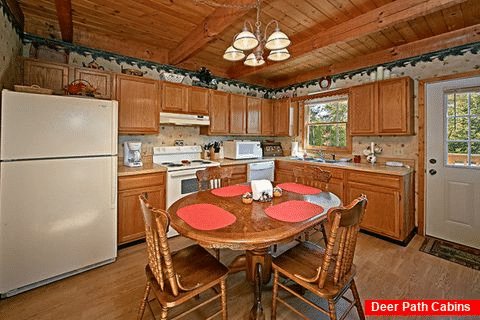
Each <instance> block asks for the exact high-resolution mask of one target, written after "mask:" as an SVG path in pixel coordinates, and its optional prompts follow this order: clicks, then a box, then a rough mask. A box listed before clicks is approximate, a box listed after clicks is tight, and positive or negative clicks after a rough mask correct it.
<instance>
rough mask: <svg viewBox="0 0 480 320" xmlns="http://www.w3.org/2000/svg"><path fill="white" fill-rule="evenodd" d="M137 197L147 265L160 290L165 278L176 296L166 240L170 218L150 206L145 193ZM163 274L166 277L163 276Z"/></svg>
mask: <svg viewBox="0 0 480 320" xmlns="http://www.w3.org/2000/svg"><path fill="white" fill-rule="evenodd" d="M139 198H140V206H141V208H142V213H143V220H144V222H145V237H146V242H147V259H148V265H149V266H150V269H151V270H152V273H153V275H154V276H155V278H156V279H157V282H158V284H159V285H160V288H161V289H162V291H163V290H164V289H165V280H168V284H169V285H170V288H171V290H172V294H173V295H174V296H177V295H178V293H179V290H178V288H179V286H178V279H177V276H176V274H175V272H174V268H173V263H172V256H171V252H170V247H169V245H168V241H167V230H168V226H169V224H170V220H169V218H168V215H167V213H166V212H165V210H161V209H154V208H152V206H150V204H149V203H148V201H147V199H146V197H145V195H143V194H142V195H140V197H139ZM165 276H166V277H167V279H165V278H164V277H165Z"/></svg>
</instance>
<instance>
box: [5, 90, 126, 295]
mask: <svg viewBox="0 0 480 320" xmlns="http://www.w3.org/2000/svg"><path fill="white" fill-rule="evenodd" d="M117 117H118V105H117V102H116V101H106V100H98V99H92V98H83V97H67V96H52V95H39V94H30V93H20V92H12V91H8V90H3V91H2V100H1V132H0V136H1V143H0V148H1V149H0V294H1V296H2V297H8V296H11V295H14V294H17V293H20V292H23V291H25V290H29V289H31V288H35V287H37V286H40V285H43V284H46V283H49V282H52V281H55V280H58V279H61V278H65V277H67V276H70V275H73V274H76V273H79V272H82V271H85V270H88V269H91V268H94V267H98V266H100V265H104V264H106V263H110V262H113V261H114V260H115V259H116V255H117V243H116V239H117V183H116V181H117V143H118V142H117Z"/></svg>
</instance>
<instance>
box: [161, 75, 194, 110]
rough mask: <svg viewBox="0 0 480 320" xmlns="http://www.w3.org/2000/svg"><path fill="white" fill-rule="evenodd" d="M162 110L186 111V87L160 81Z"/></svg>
mask: <svg viewBox="0 0 480 320" xmlns="http://www.w3.org/2000/svg"><path fill="white" fill-rule="evenodd" d="M161 91H162V111H164V112H174V113H175V112H182V113H183V112H188V104H187V103H188V101H187V99H188V87H186V86H184V85H181V84H176V83H170V82H164V83H162V90H161Z"/></svg>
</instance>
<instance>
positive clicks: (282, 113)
mask: <svg viewBox="0 0 480 320" xmlns="http://www.w3.org/2000/svg"><path fill="white" fill-rule="evenodd" d="M273 119H274V121H273V126H274V134H275V135H277V136H288V135H289V133H290V100H288V99H287V100H276V101H275V102H274V103H273Z"/></svg>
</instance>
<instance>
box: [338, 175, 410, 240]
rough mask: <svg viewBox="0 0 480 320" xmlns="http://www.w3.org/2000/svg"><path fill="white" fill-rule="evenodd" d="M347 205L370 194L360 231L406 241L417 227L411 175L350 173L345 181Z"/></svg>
mask: <svg viewBox="0 0 480 320" xmlns="http://www.w3.org/2000/svg"><path fill="white" fill-rule="evenodd" d="M345 189H346V190H345V193H346V199H347V203H348V202H350V201H352V200H353V199H355V198H356V197H358V196H359V195H360V194H365V195H367V199H368V204H367V211H366V213H365V216H364V218H363V221H362V223H361V225H360V226H361V228H362V229H364V230H367V231H371V232H374V233H376V234H379V235H382V236H385V237H388V238H391V239H394V240H397V241H400V242H406V241H408V238H409V236H410V234H411V232H412V230H413V229H414V227H415V217H414V199H413V181H412V174H411V173H410V174H408V175H405V176H394V175H387V174H380V173H370V172H357V171H350V172H348V173H347V182H346V188H345Z"/></svg>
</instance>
